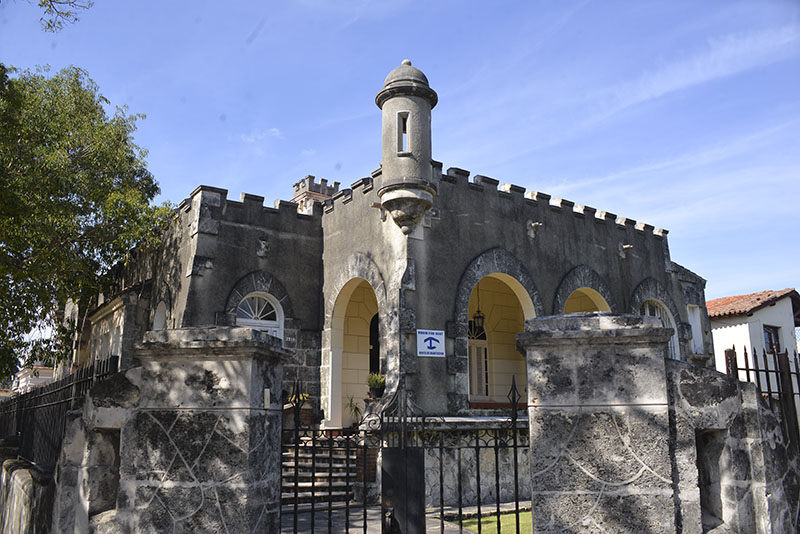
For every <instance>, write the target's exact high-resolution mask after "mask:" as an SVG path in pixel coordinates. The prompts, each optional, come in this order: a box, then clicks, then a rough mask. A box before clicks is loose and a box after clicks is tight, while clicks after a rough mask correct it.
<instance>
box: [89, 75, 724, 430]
mask: <svg viewBox="0 0 800 534" xmlns="http://www.w3.org/2000/svg"><path fill="white" fill-rule="evenodd" d="M437 100H438V96H437V94H436V92H435V91H434V90H433V89H432V88H431V87H430V85H429V83H428V80H427V78H426V77H425V75H424V74H423V73H422V72H421V71H420V70H419V69H417V68H416V67H414V66H412V65H411V62H409V61H404V62H403V64H402V65H401V66H399V67H398V68H396V69H394V70H393V71H392V72H391V73H390V74H389V75H388V76H387V77H386V81H385V83H384V87H383V89H381V90H380V91H379V92H378V94H377V96H376V98H375V103H376V104H377V105H378V107H379V108H380V110H381V113H382V139H383V143H382V147H383V148H382V157H381V165H380V167H379V168H378V169H377V170H376V171H374V172H373V173H372V174H371V175H370V176H368V177H365V178H361V179H359V180H356V181H355V182H353V183H352V184H351V185H350V186H349V187H343V186H341V185H340V184H339V183H338V182H336V183H333V184H330V183H328V182H327V181H326V180H324V179H322V180H319V181H317V180H316V179H315V178H314V177H313V176H307V177H306V178H304V179H302V180H301V181H299V182H298V183H296V184H295V185H294V192H293V197H292V200H291V202H286V201H279V202H277V203H276V205H275V207H265V206H264V205H263V202H264V199H263V198H262V197H260V196H256V195H250V194H243V195H241V197H240V198H239V200H238V201H234V200H231V199H228V198H227V191H226V190H224V189H219V188H215V187H209V186H200V187H198V188H197V189H196V190H195V191H194V192H192V194H191V196H190V197H189V198H188V199H186V200H184V201H183V202H182V203H181V204H180V205H179V208H178V215H177V221H176V225H175V228H174V230H173V232H172V233H171V234H170V236H169V239H168V243H167V246H166V250H165V253H164V255H163V256H162V257H161V258H159V260H158V261H156V262H155V263H154V265H153V266H152V268H151V271H150V272H147V273H146V274H145V275H142V273H141V272H139V273H137V275H138V276H139V278H146V279H147V280H146V281H145V280H142V279H129V280H127V281H123V282H121V283H120V287H124V286H125V285H128V286H129V287H128V289H126V290H125V291H122V292H121V293H120V294H119V295H117V296H116V297H115V298H114V299H113V300H111V301H109V302H105V303H104V304H103V305H102V306H100V307H99V308H98V309H97V310H95V311H94V312H93V314H92V316H91V317H90V319H91V321H90V322H91V328H92V332H91V333H88V332H87V334H86V335H84V336H83V338H84V339H85V340H89V341H88V344H86V343H85V344H84V346H83V352H82V354H81V355H80V357H79V358H80V359H84V360H85V359H87V358H90V357H91V358H103V357H106V356H108V355H109V354H119V355H122V357H123V363H122V365H123V367H124V366H126V365H133V364H134V363H135V362H133V361H130V362H128V363H126V362H125V359H127V358H130V359H131V360H133V359H134V358H135V356H133V351H132V350H130V349H131V348H132V344H133V343H134V342H135V341H136V340H137V339H141V335H142V334H143V333H144V331H147V330H159V329H164V328H170V329H172V328H184V327H193V326H206V325H243V326H249V327H252V328H257V329H261V330H266V331H267V332H269V333H271V334H273V335H275V336H277V337H279V338H281V339H282V340H283V344H284V346H285V347H286V348H287V349H290V350H291V351H293V353H294V359H293V361H292V362H291V364H290V365H288V366H287V368H286V373H285V377H284V378H285V380H284V382H285V383H291V382H292V381H293V380H294V379H295V378H299V379H300V380H301V381H302V382H303V385H304V387H305V389H306V390H307V391H309V392H310V394H311V396H312V398H314V399H315V400H316V401H318V404H316V405H315V406H316V407H317V408H318V410H319V415H320V416H321V418H322V421H323V424H324V426H326V427H340V426H349V425H350V424H351V423H352V422H353V418H352V417H351V416H350V414H349V413H348V410H347V409H346V406H347V403H348V400H349V399H350V398H351V397H352V398H353V399H354V400H355V401H356V402H362V399H363V397H364V396H365V392H366V386H365V384H366V378H367V373H369V372H370V371H380V372H383V373H385V374H386V375H387V378H388V390H389V391H391V389H392V388H393V387H394V385H395V384H396V383H397V380H398V379H399V377H400V375H405V376H406V378H407V381H408V387H409V388H410V389H411V390H413V391H414V392H415V398H416V401H417V403H418V404H419V405H420V406H421V407H422V408H423V409H424V410H425V411H426V412H427V413H431V414H455V413H462V414H463V413H469V412H474V411H476V410H486V409H491V408H493V407H495V406H497V405H499V404H501V403H503V402H506V394H507V393H508V389H509V387H510V385H511V377H512V376H514V375H516V376H517V383H518V384H525V367H524V358H523V357H522V355H521V354H520V352H518V350H517V348H516V346H515V336H516V335H517V334H518V333H520V332H522V331H523V329H524V328H523V324H524V322H525V321H526V320H528V319H531V318H533V317H541V316H545V315H552V314H560V313H572V312H591V311H600V312H612V313H634V314H648V315H655V316H657V317H658V318H659V320H660V321H661V322H662V323H663V324H664V325H665V326H666V327H668V328H670V329H672V331H673V336H672V338H671V340H670V342H669V344H668V350H669V354H668V357H670V358H673V359H676V360H684V361H693V362H697V363H700V364H701V365H705V362H706V361H707V360H708V358H709V357H710V355H711V353H712V349H711V339H710V336H709V334H708V332H709V327H708V316H707V314H706V311H705V307H704V304H705V298H704V293H703V290H704V285H705V281H704V280H703V279H702V278H700V277H699V276H697V275H695V274H694V273H692V272H691V271H689V270H688V269H686V268H684V267H682V266H680V265H678V264H677V263H675V262H673V261H672V259H671V258H670V255H669V248H668V246H667V231H666V230H662V229H658V228H654V227H653V226H651V225H649V224H644V223H639V222H636V221H633V220H631V219H626V218H624V217H618V216H617V215H615V214H613V213H608V212H604V211H599V210H597V209H595V208H592V207H589V206H585V205H577V204H575V203H573V202H571V201H569V200H564V199H557V198H551V197H550V196H549V195H547V194H544V193H541V192H537V191H526V190H525V189H524V188H522V187H519V186H516V185H512V184H500V183H499V181H498V180H495V179H493V178H489V177H487V176H482V175H475V176H473V177H470V173H469V172H468V171H465V170H462V169H459V168H454V167H451V168H449V169H447V171H446V172H443V171H442V164H441V163H439V162H437V161H435V160H433V159H432V151H431V110H432V109H433V108H434V107H435V106H436V103H437ZM144 282H146V284H147V288H146V289H145V290H143V289H142V287H141V286H140V285H137V283H139V284H141V283H144ZM476 316H477V317H478V321H482V322H483V327H482V328H479V327H478V325H476V322H475V319H476ZM418 329H421V330H439V331H443V332H444V345H445V346H444V351H443V352H444V356H443V357H425V356H418V355H417V341H418V340H417V339H416V332H417V330H418Z"/></svg>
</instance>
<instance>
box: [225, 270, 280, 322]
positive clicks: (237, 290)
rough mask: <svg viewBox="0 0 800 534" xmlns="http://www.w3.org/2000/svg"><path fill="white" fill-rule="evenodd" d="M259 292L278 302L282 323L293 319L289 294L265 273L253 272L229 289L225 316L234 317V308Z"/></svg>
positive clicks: (272, 277)
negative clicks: (247, 297) (248, 296)
mask: <svg viewBox="0 0 800 534" xmlns="http://www.w3.org/2000/svg"><path fill="white" fill-rule="evenodd" d="M255 292H261V293H267V294H269V295H272V296H273V297H274V298H275V300H277V301H278V304H280V306H281V308H283V317H284V321H285V320H287V319H290V318H294V312H293V310H292V302H291V300H290V299H289V293H288V292H287V291H286V288H285V287H284V285H283V284H282V283H281V282H280V280H278V279H277V278H275V277H274V276H272V275H271V274H270V273H268V272H266V271H253V272H251V273H248V274H246V275H244V276H243V277H241V278H240V279H239V280H238V281H237V282H236V283H235V284H234V285H233V288H232V289H231V292H230V293H229V294H228V299H227V300H226V301H225V314H226V315H228V316H229V317H230V316H234V317H235V316H236V308H237V306H239V303H240V302H241V301H242V299H243V298H245V297H246V296H247V295H249V294H250V293H255Z"/></svg>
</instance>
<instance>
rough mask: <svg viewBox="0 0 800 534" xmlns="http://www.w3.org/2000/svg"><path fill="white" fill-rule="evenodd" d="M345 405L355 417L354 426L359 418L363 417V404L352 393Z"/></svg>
mask: <svg viewBox="0 0 800 534" xmlns="http://www.w3.org/2000/svg"><path fill="white" fill-rule="evenodd" d="M345 407H346V408H347V411H348V412H350V417H352V418H353V419H355V421H354V422H353V426H356V425H358V421H359V419H361V414H362V413H363V409H362V408H361V405H360V404H359V403H358V401H357V400H355V399H354V398H353V396H352V395H350V396H349V397H347V404H346V405H345Z"/></svg>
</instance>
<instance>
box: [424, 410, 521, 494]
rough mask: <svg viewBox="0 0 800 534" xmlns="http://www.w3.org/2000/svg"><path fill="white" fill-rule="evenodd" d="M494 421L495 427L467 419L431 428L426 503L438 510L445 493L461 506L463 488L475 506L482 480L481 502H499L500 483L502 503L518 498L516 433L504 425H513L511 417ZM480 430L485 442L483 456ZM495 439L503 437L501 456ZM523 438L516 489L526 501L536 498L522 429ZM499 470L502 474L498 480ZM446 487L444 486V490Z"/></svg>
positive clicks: (427, 461)
mask: <svg viewBox="0 0 800 534" xmlns="http://www.w3.org/2000/svg"><path fill="white" fill-rule="evenodd" d="M464 419H469V418H464ZM494 423H495V424H494V426H495V429H491V428H487V426H488V425H487V421H486V420H483V421H482V420H480V419H478V420H474V421H461V422H459V423H457V424H454V425H453V428H451V429H447V430H435V431H433V432H432V433H431V435H430V436H429V437H428V439H429V440H430V446H429V447H427V448H426V449H425V506H426V507H428V508H431V509H437V508H438V507H439V506H440V504H442V498H443V500H444V502H443V504H444V506H445V507H450V508H454V507H457V506H458V501H459V499H458V495H459V491H458V490H459V487H460V488H461V505H462V506H475V505H476V504H477V503H478V483H479V482H480V497H481V504H483V505H488V504H494V503H496V502H497V488H499V492H500V502H501V503H508V502H513V501H514V492H515V490H514V454H513V452H512V451H513V447H512V446H510V445H511V444H512V438H511V434H510V431H509V430H508V429H507V428H505V429H503V428H502V427H503V425H504V424H505V426H506V427H507V426H508V423H507V422H505V421H504V422H502V423H501V422H499V420H495V422H494ZM519 426H520V427H523V426H524V427H527V421H522V422H521V423H520V425H519ZM440 433H442V434H443V435H442V436H441V440H442V449H441V451H440V450H439V448H438V447H437V443H438V441H439V434H440ZM476 435H477V441H478V443H479V448H478V451H479V452H478V453H477V455H476V452H475V451H476V449H475V445H476ZM495 438H498V441H497V443H498V447H497V456H496V457H495V448H494V445H495ZM517 438H518V442H517V445H518V448H517V465H516V468H517V484H518V485H517V488H516V492H517V495H518V497H519V499H520V501H528V500H530V498H531V477H530V467H529V460H530V453H529V444H528V436H527V433H526V432H522V433H518V436H517ZM459 450H460V451H459ZM459 456H460V459H459ZM440 464H441V465H440ZM495 474H497V475H498V477H499V479H498V483H497V484H496V483H495V482H496V481H495ZM440 475H441V478H442V483H441V484H440V478H439V477H440ZM459 475H460V477H459ZM459 479H460V480H459ZM440 488H443V491H441V492H440Z"/></svg>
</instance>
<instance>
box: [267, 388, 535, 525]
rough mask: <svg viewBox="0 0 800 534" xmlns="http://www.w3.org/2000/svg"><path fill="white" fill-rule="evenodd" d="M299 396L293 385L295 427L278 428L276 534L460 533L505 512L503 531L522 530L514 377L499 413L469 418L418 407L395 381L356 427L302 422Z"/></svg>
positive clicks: (521, 425)
mask: <svg viewBox="0 0 800 534" xmlns="http://www.w3.org/2000/svg"><path fill="white" fill-rule="evenodd" d="M305 397H306V396H305V395H303V393H302V392H301V391H300V389H299V384H296V385H295V389H294V392H293V394H292V395H291V397H290V400H294V402H293V403H292V404H293V408H294V410H293V415H294V427H293V428H289V429H285V430H284V448H283V482H282V505H283V506H282V515H283V520H282V531H283V532H291V533H300V532H327V533H333V532H336V533H349V532H354V533H355V532H363V533H365V534H366V533H367V532H369V533H377V532H383V533H384V534H389V533H395V532H402V533H421V532H432V531H436V532H441V533H444V532H452V531H453V529H457V530H458V531H459V532H464V531H466V530H465V529H466V526H465V522H466V521H467V520H468V519H469V518H474V517H483V518H486V517H487V516H491V521H492V522H493V523H495V525H496V528H497V529H498V530H497V531H498V532H499V531H500V521H501V515H502V516H506V515H507V514H513V515H514V516H515V520H512V525H511V526H510V527H509V526H506V527H504V529H503V532H516V533H519V532H520V531H521V530H520V528H521V526H520V516H521V514H522V513H525V512H526V511H527V510H528V509H529V503H521V500H522V498H521V493H522V492H521V485H522V483H523V481H524V474H525V473H524V471H523V477H522V478H523V480H521V479H520V476H519V472H520V466H519V462H518V459H519V458H521V457H523V456H525V454H526V453H527V448H528V426H527V420H525V419H522V420H520V419H519V418H518V410H519V400H520V394H519V392H518V390H517V388H516V384H515V383H514V384H512V388H511V391H510V392H509V395H508V398H509V401H510V403H509V409H508V412H507V413H504V414H502V415H497V416H493V417H485V418H477V420H475V418H471V419H472V420H470V421H465V420H461V419H465V418H458V417H437V416H426V415H423V414H422V412H421V410H419V409H418V407H417V406H416V405H415V403H414V402H413V399H412V398H411V396H410V395H409V394H408V393H407V392H406V390H405V388H404V387H403V384H402V382H401V385H400V387H399V388H398V390H397V391H396V393H395V394H394V395H393V397H392V398H390V399H385V401H386V402H383V403H380V404H379V407H378V408H377V410H376V411H374V412H373V413H368V414H367V415H365V416H364V418H363V419H362V420H361V422H360V424H359V425H358V426H357V427H353V428H348V429H335V430H331V429H328V430H320V429H314V428H312V427H306V426H304V425H303V422H302V420H301V409H300V405H301V404H302V401H303V400H305ZM298 400H299V401H300V402H297V401H298ZM504 411H505V410H504ZM466 419H470V418H466ZM525 493H526V495H527V494H528V493H529V491H526V492H525ZM526 498H527V496H526ZM448 525H449V526H448ZM493 526H494V525H493ZM471 528H472V529H477V531H478V532H481V530H482V525H481V523H480V522H479V523H478V524H477V525H475V526H472V527H471Z"/></svg>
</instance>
